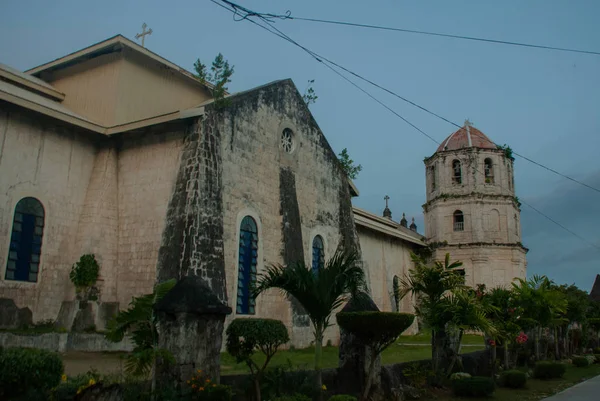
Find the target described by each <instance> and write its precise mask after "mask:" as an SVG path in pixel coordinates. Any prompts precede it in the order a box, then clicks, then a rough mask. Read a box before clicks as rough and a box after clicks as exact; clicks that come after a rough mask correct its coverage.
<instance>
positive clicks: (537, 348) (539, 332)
mask: <svg viewBox="0 0 600 401" xmlns="http://www.w3.org/2000/svg"><path fill="white" fill-rule="evenodd" d="M541 336H542V328H541V327H539V326H538V327H536V328H535V341H534V350H535V360H536V361H539V360H540V337H541Z"/></svg>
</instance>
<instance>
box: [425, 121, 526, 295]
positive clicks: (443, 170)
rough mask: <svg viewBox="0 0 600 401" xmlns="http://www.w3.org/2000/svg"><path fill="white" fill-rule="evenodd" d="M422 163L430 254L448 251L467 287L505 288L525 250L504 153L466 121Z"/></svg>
mask: <svg viewBox="0 0 600 401" xmlns="http://www.w3.org/2000/svg"><path fill="white" fill-rule="evenodd" d="M442 146H444V147H443V148H442ZM425 166H426V181H427V203H426V204H425V205H423V209H424V212H425V236H426V237H427V241H428V243H429V244H430V245H431V246H432V247H433V248H435V252H434V258H436V259H443V258H444V256H445V254H446V253H450V257H451V259H452V260H460V261H461V262H463V266H464V269H465V277H466V282H467V284H469V285H471V286H475V285H477V284H486V286H488V287H489V288H491V287H498V286H508V285H510V283H511V282H512V281H513V279H514V278H525V276H526V267H527V262H526V257H525V255H526V253H527V249H526V248H525V247H524V246H523V245H522V243H521V226H520V209H519V206H520V205H519V203H518V199H517V198H516V197H515V188H514V178H513V171H514V170H513V160H512V158H511V157H510V155H507V153H506V152H505V151H504V150H503V149H498V148H497V147H496V145H494V144H493V142H492V141H490V140H489V139H488V138H487V137H485V135H484V134H483V133H481V132H480V131H479V130H477V129H475V128H474V127H472V126H471V125H470V124H469V123H468V122H467V123H466V125H465V127H463V128H461V129H460V130H459V131H457V132H456V133H454V134H452V135H451V136H450V137H449V138H448V139H447V140H446V141H444V142H443V143H442V145H441V146H440V149H438V151H437V152H436V153H435V154H434V155H433V156H431V157H430V158H428V159H426V160H425Z"/></svg>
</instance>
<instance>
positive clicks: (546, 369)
mask: <svg viewBox="0 0 600 401" xmlns="http://www.w3.org/2000/svg"><path fill="white" fill-rule="evenodd" d="M566 371H567V365H565V364H564V363H560V362H553V361H539V362H537V363H536V364H535V367H534V368H533V377H535V378H536V379H542V380H547V379H560V378H561V377H563V375H564V374H565V372H566Z"/></svg>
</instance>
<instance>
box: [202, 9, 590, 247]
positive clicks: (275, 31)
mask: <svg viewBox="0 0 600 401" xmlns="http://www.w3.org/2000/svg"><path fill="white" fill-rule="evenodd" d="M210 1H211V2H213V3H215V4H217V5H218V6H219V7H222V8H224V9H226V10H228V11H230V12H232V13H233V15H234V20H236V21H241V20H247V21H249V22H251V23H253V24H255V25H257V26H258V27H260V28H262V29H264V30H266V31H268V32H269V33H271V34H274V35H276V36H278V37H279V38H281V39H284V40H285V41H287V42H290V43H292V44H293V45H295V46H297V47H299V48H301V49H302V50H304V51H305V52H306V53H308V54H309V55H310V56H311V57H312V58H314V59H315V60H316V61H318V62H320V63H321V64H323V65H325V66H326V67H327V68H329V69H330V70H331V71H333V72H334V73H335V74H337V75H338V76H340V77H341V78H342V79H344V80H345V81H347V82H348V83H350V84H351V85H353V86H354V87H356V88H357V89H359V90H360V91H361V92H363V93H365V94H366V95H367V96H369V97H370V98H371V99H373V100H374V101H376V102H377V103H378V104H380V105H381V106H383V107H385V108H386V109H387V110H388V111H390V112H391V113H393V114H394V115H396V116H397V117H399V118H401V119H402V120H403V121H404V122H406V123H407V124H409V125H410V126H411V127H413V128H415V129H416V130H417V131H418V132H420V133H421V134H422V135H424V136H426V137H427V138H429V139H430V140H431V141H433V142H434V143H436V144H440V142H439V141H437V140H436V139H434V138H433V137H431V136H430V135H429V134H427V133H426V132H424V131H423V130H421V129H420V128H418V127H417V126H416V125H414V124H413V123H411V122H410V121H408V120H407V119H405V118H404V117H402V116H401V115H400V114H398V113H397V112H396V111H394V110H393V109H392V108H390V107H389V106H387V105H386V104H385V103H383V102H382V101H380V100H379V99H377V98H376V97H375V96H373V95H372V94H370V93H369V92H368V91H366V90H365V89H363V88H362V87H360V86H359V85H357V84H356V83H355V82H353V81H351V80H350V79H349V78H348V77H346V76H344V75H343V74H342V73H340V72H339V71H337V70H335V69H334V68H333V67H332V66H331V65H328V64H327V62H329V63H331V64H333V65H335V66H336V67H338V68H340V69H342V70H344V71H346V72H348V73H350V74H352V75H354V76H356V77H359V78H360V76H359V75H358V74H355V73H353V72H351V71H349V70H347V69H345V68H343V67H341V66H338V65H337V64H335V63H333V62H331V61H329V60H327V59H326V58H324V57H322V56H320V55H318V54H317V53H315V52H313V51H311V50H310V49H308V48H306V47H304V46H302V45H300V44H299V43H298V42H296V41H295V40H293V39H292V38H291V37H289V36H288V35H286V34H285V33H283V32H282V31H281V30H279V29H277V28H275V27H273V25H272V23H271V21H270V20H269V19H268V18H272V17H273V16H275V15H274V14H267V15H268V17H264V18H263V17H261V14H259V13H255V12H253V11H250V10H247V9H245V8H244V7H241V6H237V5H235V4H234V3H231V2H229V1H227V0H221V1H223V2H225V3H227V4H229V5H230V7H231V8H229V7H226V6H224V5H222V4H220V3H218V2H217V0H210ZM238 8H239V9H240V10H242V11H244V12H245V13H246V14H245V15H244V14H240V13H239V11H238ZM236 16H238V17H239V19H235V17H236ZM252 16H255V17H258V18H259V19H260V20H262V21H263V22H264V23H266V24H267V25H268V27H266V26H263V25H261V24H259V23H258V22H256V21H254V20H252V19H250V18H249V17H252ZM275 17H276V16H275ZM324 60H325V61H324ZM361 79H363V80H365V81H367V82H369V83H370V81H368V80H366V79H365V78H361ZM384 90H386V91H388V90H387V89H384ZM388 92H389V93H392V94H393V92H391V91H388ZM397 97H400V96H399V95H397ZM402 99H404V98H402ZM410 103H411V104H413V105H416V104H414V103H412V102H410ZM417 107H419V108H421V109H423V110H425V111H428V110H427V109H425V108H422V107H420V106H418V105H417ZM428 112H429V111H428ZM429 113H432V112H429ZM432 114H433V113H432ZM436 116H437V115H436ZM438 117H439V116H438ZM441 118H442V117H441ZM442 119H443V120H444V121H447V122H449V123H450V124H452V125H455V126H457V127H459V128H462V127H461V126H459V125H457V124H455V123H453V122H451V121H449V120H446V119H444V118H442ZM490 142H491V141H490ZM492 143H493V142H492ZM513 153H514V154H515V155H517V153H515V152H513ZM518 156H519V157H523V156H521V155H518ZM523 158H524V157H523ZM525 159H526V160H529V161H531V162H533V161H532V160H531V159H527V158H525ZM533 163H535V164H537V165H539V166H541V167H544V168H546V169H548V170H550V171H552V172H554V173H556V174H559V175H561V176H563V177H565V178H567V179H570V180H571V181H574V182H577V183H579V184H582V185H584V186H586V187H588V188H590V189H593V190H595V191H598V192H600V190H598V189H596V188H594V187H591V186H589V185H587V184H585V183H581V182H579V181H577V180H575V179H572V178H570V177H568V176H565V175H563V174H561V173H558V172H557V171H555V170H552V169H550V168H548V167H545V166H543V165H541V164H539V163H537V162H533ZM475 170H476V171H477V168H475ZM520 202H521V203H523V204H524V205H526V206H528V207H529V208H531V209H532V210H534V211H535V212H537V213H538V214H540V215H541V216H543V217H544V218H546V219H548V220H549V221H551V222H552V223H554V224H556V225H557V226H558V227H560V228H562V229H564V230H565V231H567V232H568V233H570V234H571V235H573V236H575V237H576V238H578V239H580V240H582V241H584V242H585V243H587V244H589V245H591V246H593V247H595V248H597V249H600V246H598V245H596V244H594V243H592V242H590V241H588V240H586V239H585V238H583V237H581V236H580V235H578V234H577V233H575V232H574V231H572V230H570V229H568V228H567V227H565V226H564V225H562V224H561V223H559V222H558V221H556V220H554V219H552V218H551V217H550V216H548V215H546V214H545V213H543V212H542V211H540V210H538V209H537V208H535V207H533V206H532V205H530V204H529V203H527V202H525V201H520Z"/></svg>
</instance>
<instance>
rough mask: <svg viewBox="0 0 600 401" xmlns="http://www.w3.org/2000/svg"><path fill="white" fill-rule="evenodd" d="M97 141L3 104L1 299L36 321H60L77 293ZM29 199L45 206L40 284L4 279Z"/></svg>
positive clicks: (0, 112) (0, 121)
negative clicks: (81, 228)
mask: <svg viewBox="0 0 600 401" xmlns="http://www.w3.org/2000/svg"><path fill="white" fill-rule="evenodd" d="M96 138H97V136H91V134H89V133H87V132H85V131H83V130H79V129H76V128H73V127H67V126H64V125H62V124H60V123H58V122H56V121H55V120H52V119H49V118H46V117H43V116H41V115H38V114H36V113H33V112H29V111H25V110H23V109H20V108H17V107H15V106H12V105H8V104H6V103H3V102H0V189H1V190H0V297H4V298H12V299H14V301H15V303H16V304H17V306H19V307H28V308H29V309H31V311H32V312H33V320H34V321H39V320H43V319H54V318H56V316H57V314H58V311H59V309H60V306H61V303H62V301H63V300H64V299H65V297H69V296H73V294H74V289H73V286H72V284H71V282H70V281H69V278H68V274H69V271H70V269H71V265H72V264H73V263H74V262H75V261H76V260H77V259H79V257H80V256H81V251H80V249H79V248H78V245H77V241H76V237H77V233H78V223H79V219H80V216H81V214H82V211H83V209H84V204H85V202H86V191H87V188H88V183H89V182H90V179H91V177H92V174H93V171H94V161H95V158H96V153H97V149H98V142H97V139H96ZM27 196H32V197H35V198H37V199H38V200H39V201H40V202H41V203H42V205H43V206H44V212H45V222H44V235H43V240H42V254H41V258H40V271H39V275H38V281H37V283H25V282H18V281H10V280H5V279H4V277H5V272H6V261H7V258H8V249H9V242H10V236H11V231H12V222H13V216H14V209H15V206H16V204H17V202H18V201H19V200H20V199H22V198H24V197H27Z"/></svg>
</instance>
